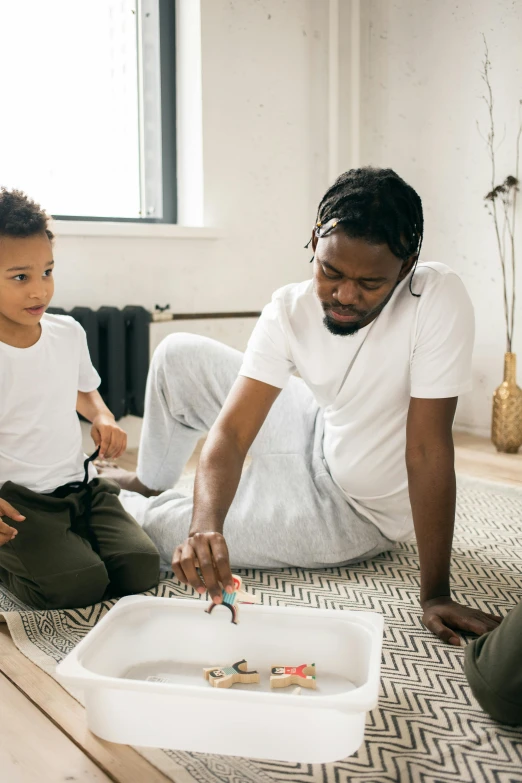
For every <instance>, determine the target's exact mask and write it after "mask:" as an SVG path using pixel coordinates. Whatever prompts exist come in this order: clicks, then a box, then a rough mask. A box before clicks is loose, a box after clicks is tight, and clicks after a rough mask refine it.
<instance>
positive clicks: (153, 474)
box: [122, 334, 393, 568]
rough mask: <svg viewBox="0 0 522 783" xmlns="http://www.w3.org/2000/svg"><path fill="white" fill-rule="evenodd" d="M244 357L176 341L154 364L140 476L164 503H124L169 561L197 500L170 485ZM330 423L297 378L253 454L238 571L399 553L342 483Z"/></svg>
mask: <svg viewBox="0 0 522 783" xmlns="http://www.w3.org/2000/svg"><path fill="white" fill-rule="evenodd" d="M241 361H242V354H241V353H240V352H239V351H235V350H234V349H232V348H229V347H227V346H225V345H223V344H221V343H218V342H216V341H214V340H210V339H208V338H206V337H198V336H196V335H191V334H176V335H171V336H170V337H167V338H166V339H165V340H164V341H163V342H162V343H161V344H160V346H159V347H158V348H157V350H156V352H155V353H154V357H153V359H152V363H151V368H150V372H149V378H148V383H147V394H146V401H145V416H144V421H143V431H142V436H141V444H140V451H139V460H138V477H139V479H140V480H141V481H142V482H143V484H145V485H146V486H147V487H150V488H151V489H156V490H158V489H160V490H166V491H164V492H162V494H161V495H159V496H158V497H153V498H149V499H147V500H146V499H144V498H141V497H140V498H137V497H135V498H134V499H132V498H131V499H129V498H128V495H127V493H123V495H126V497H124V496H122V503H123V504H124V505H125V507H126V508H127V509H128V510H129V512H130V513H132V514H133V516H134V517H135V518H136V519H137V521H138V522H139V524H141V525H142V526H143V529H144V530H145V531H146V532H147V533H148V535H149V536H150V537H151V539H152V540H153V541H154V543H155V544H156V546H157V548H158V549H159V551H160V554H161V557H162V561H163V563H164V564H170V562H171V558H172V554H173V552H174V549H175V548H176V546H178V544H180V543H181V542H182V541H184V539H185V538H186V537H187V533H188V529H189V526H190V522H191V517H192V498H191V497H186V496H183V495H181V494H179V493H177V492H176V491H174V490H172V489H169V487H173V486H174V485H175V484H176V482H177V481H178V479H179V477H180V475H181V473H182V471H183V468H184V466H185V464H186V462H187V460H188V459H189V458H190V456H191V454H192V452H193V451H194V448H195V446H196V443H197V441H198V440H199V439H200V438H201V436H202V435H203V434H205V433H207V432H208V431H209V429H210V428H211V427H212V424H213V423H214V421H215V419H216V418H217V415H218V413H219V411H220V410H221V408H222V406H223V403H224V401H225V399H226V397H227V394H228V392H229V390H230V388H231V386H232V384H233V383H234V381H235V379H236V378H237V375H238V371H239V368H240V366H241ZM322 440H323V418H322V414H321V410H320V408H319V407H318V405H317V403H316V402H315V400H314V398H313V396H312V394H311V392H310V390H309V389H308V387H307V386H305V384H304V383H303V381H301V380H299V379H297V378H292V379H291V380H290V383H289V384H288V386H287V387H286V388H285V389H284V390H283V391H282V392H281V394H280V395H279V397H278V399H277V400H276V402H275V403H274V405H273V407H272V409H271V411H270V413H269V415H268V417H267V419H266V421H265V423H264V424H263V426H262V428H261V430H260V432H259V434H258V436H257V438H256V439H255V441H254V443H253V444H252V447H251V450H250V456H251V462H250V464H249V465H248V467H247V468H246V470H245V471H244V472H243V475H242V478H241V481H240V484H239V488H238V491H237V494H236V497H235V499H234V501H233V503H232V505H231V507H230V510H229V513H228V515H227V518H226V521H225V528H224V535H225V538H226V541H227V544H228V548H229V552H230V560H231V564H232V566H236V567H244V568H254V567H259V568H263V567H265V568H284V567H287V566H301V567H308V568H319V567H322V566H326V565H339V564H346V563H349V562H353V561H357V560H363V559H367V558H369V557H372V556H373V555H376V554H378V553H379V552H382V551H385V550H388V549H391V548H392V547H393V542H392V541H390V540H389V539H388V538H386V537H385V536H383V535H382V533H381V532H380V531H379V530H378V528H377V527H376V526H375V525H374V524H373V523H372V522H370V521H369V520H367V519H364V518H363V517H362V516H361V515H360V514H358V513H357V512H356V511H355V510H354V509H353V508H352V507H351V506H350V505H349V503H348V502H347V500H346V499H345V497H344V496H343V494H342V493H341V491H340V489H339V488H338V487H337V485H336V484H335V483H334V482H333V480H332V478H331V476H330V473H329V472H328V467H327V465H326V462H325V459H324V456H323V450H322Z"/></svg>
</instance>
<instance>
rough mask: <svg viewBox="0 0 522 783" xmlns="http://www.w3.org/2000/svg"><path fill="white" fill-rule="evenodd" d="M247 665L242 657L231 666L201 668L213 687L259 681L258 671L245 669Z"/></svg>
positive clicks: (227, 686) (225, 686)
mask: <svg viewBox="0 0 522 783" xmlns="http://www.w3.org/2000/svg"><path fill="white" fill-rule="evenodd" d="M247 667H248V663H247V662H246V661H245V659H244V658H243V660H242V661H237V663H233V664H232V666H222V667H221V668H218V667H214V668H212V669H203V675H204V677H205V679H206V680H208V681H209V682H210V684H211V685H213V686H214V688H230V686H231V685H233V684H234V683H235V682H241V683H247V684H249V683H253V682H259V672H256V671H251V672H249V671H246V669H247Z"/></svg>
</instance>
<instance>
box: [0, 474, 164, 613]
mask: <svg viewBox="0 0 522 783" xmlns="http://www.w3.org/2000/svg"><path fill="white" fill-rule="evenodd" d="M119 493H120V489H119V487H118V486H117V485H116V484H115V483H114V482H112V481H107V479H100V478H96V479H94V480H93V481H91V482H90V484H89V486H88V487H87V486H82V487H80V488H79V489H72V488H68V487H65V488H61V489H60V490H57V491H56V492H54V493H52V494H49V495H42V494H39V493H37V492H32V491H31V490H29V489H26V488H25V487H22V486H20V485H18V484H13V483H12V482H10V481H7V482H6V483H5V484H4V485H3V487H2V488H1V489H0V497H2V498H4V499H5V500H7V501H8V502H9V503H11V504H12V505H13V506H14V507H15V508H16V509H17V511H19V512H20V513H21V514H23V515H24V516H25V517H26V519H25V521H24V522H13V521H12V520H10V519H9V520H7V522H8V523H9V524H10V525H12V526H13V527H16V528H17V530H18V535H17V536H16V537H15V539H14V540H13V541H10V542H9V543H8V544H4V546H1V547H0V579H1V580H2V581H3V582H4V583H5V585H6V587H7V588H8V590H10V591H11V592H12V593H14V595H16V596H17V597H18V598H20V600H21V601H23V602H24V603H26V604H28V605H30V606H32V607H34V608H36V609H65V608H67V607H83V606H90V605H91V604H95V603H97V602H98V601H100V600H102V598H109V597H117V596H122V595H129V594H132V593H141V592H143V591H144V590H148V589H149V588H151V587H154V586H155V585H157V583H158V580H159V554H158V551H157V549H156V547H155V546H154V544H153V543H152V541H151V540H150V538H149V537H148V536H147V535H146V533H144V532H143V530H142V529H141V527H140V526H139V525H138V523H137V522H136V521H135V520H134V519H133V518H132V517H131V516H129V515H128V514H127V513H126V512H125V510H124V509H123V506H122V505H121V503H120V501H119V499H118V495H119Z"/></svg>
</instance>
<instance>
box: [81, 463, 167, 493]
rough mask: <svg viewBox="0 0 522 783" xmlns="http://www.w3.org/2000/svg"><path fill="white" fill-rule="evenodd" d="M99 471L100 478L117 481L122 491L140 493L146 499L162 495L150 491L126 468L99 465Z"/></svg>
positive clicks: (152, 490) (153, 490) (154, 490)
mask: <svg viewBox="0 0 522 783" xmlns="http://www.w3.org/2000/svg"><path fill="white" fill-rule="evenodd" d="M96 467H97V470H98V473H99V474H100V476H103V478H106V479H111V480H112V481H115V482H116V484H118V485H119V486H120V487H121V488H122V489H128V490H130V491H131V492H138V493H139V494H140V495H144V496H145V497H146V498H151V497H153V496H155V495H160V494H161V492H160V490H156V489H149V488H148V487H146V486H145V484H142V483H141V481H140V480H139V478H138V477H137V475H136V474H135V473H132V472H131V471H130V470H125V469H124V468H118V467H112V466H107V467H106V466H104V465H99V466H98V465H97V466H96Z"/></svg>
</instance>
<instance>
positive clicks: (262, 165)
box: [54, 0, 328, 313]
mask: <svg viewBox="0 0 522 783" xmlns="http://www.w3.org/2000/svg"><path fill="white" fill-rule="evenodd" d="M194 2H196V0H194ZM326 12H327V3H325V2H323V0H202V7H201V22H202V47H203V49H202V50H203V61H202V91H203V164H204V184H205V191H204V210H205V224H206V225H209V226H215V227H217V229H218V230H219V232H220V234H221V236H220V237H219V238H217V239H172V238H162V239H151V238H121V237H70V236H63V237H60V238H59V239H58V242H57V247H56V259H57V269H56V282H57V287H56V296H55V300H54V304H55V305H56V306H62V307H65V308H70V307H71V306H73V305H85V306H92V307H98V306H100V305H104V304H108V305H116V306H122V305H125V304H142V305H144V306H146V307H154V305H155V304H156V303H158V304H161V305H164V304H166V303H167V302H169V303H170V305H171V308H172V310H174V311H175V312H178V313H194V312H218V311H220V312H222V311H250V310H258V309H261V308H262V306H263V305H264V304H265V303H266V302H267V301H268V300H269V298H270V296H271V294H272V292H273V290H274V289H276V288H278V287H279V286H281V285H284V284H286V283H288V282H291V281H294V280H302V279H305V278H306V277H308V276H309V275H310V267H309V266H308V263H307V262H308V260H309V253H308V251H306V250H304V249H303V245H304V243H305V242H306V241H307V239H308V236H309V234H310V232H311V226H312V225H313V222H314V219H315V210H316V207H317V203H318V200H319V198H320V196H321V195H322V192H323V191H324V190H325V188H326V186H327V182H326V160H327V149H326V141H327V128H326V125H325V123H324V116H325V106H326V99H327V91H326V90H325V84H326V79H327V41H326V33H327V29H328V24H327V21H328V20H327V17H326V16H325V13H326ZM100 186H101V187H102V186H103V184H102V183H100Z"/></svg>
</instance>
